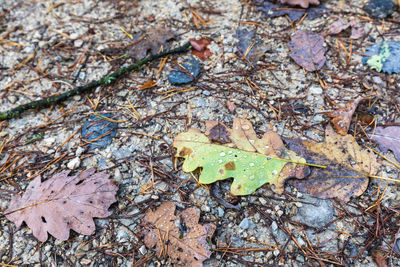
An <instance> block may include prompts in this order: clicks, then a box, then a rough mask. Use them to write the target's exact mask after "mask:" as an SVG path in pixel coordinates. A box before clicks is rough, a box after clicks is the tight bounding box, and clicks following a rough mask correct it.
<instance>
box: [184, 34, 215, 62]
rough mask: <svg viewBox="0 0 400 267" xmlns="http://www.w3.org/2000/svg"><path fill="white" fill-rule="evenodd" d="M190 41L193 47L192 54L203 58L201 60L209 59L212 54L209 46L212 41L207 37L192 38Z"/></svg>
mask: <svg viewBox="0 0 400 267" xmlns="http://www.w3.org/2000/svg"><path fill="white" fill-rule="evenodd" d="M189 42H190V44H191V45H192V47H193V49H192V54H193V55H195V56H196V57H198V58H199V59H201V61H204V60H206V59H208V58H209V57H210V56H211V55H212V53H211V50H210V49H208V48H207V46H208V45H209V44H210V43H211V41H210V40H208V39H207V38H200V39H199V40H196V39H190V40H189Z"/></svg>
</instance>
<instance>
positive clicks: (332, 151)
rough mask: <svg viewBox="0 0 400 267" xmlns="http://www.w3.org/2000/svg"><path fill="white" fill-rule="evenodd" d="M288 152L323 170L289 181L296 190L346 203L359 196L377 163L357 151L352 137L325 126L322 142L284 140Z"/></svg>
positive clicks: (357, 147)
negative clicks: (294, 153)
mask: <svg viewBox="0 0 400 267" xmlns="http://www.w3.org/2000/svg"><path fill="white" fill-rule="evenodd" d="M285 142H286V144H287V145H288V146H289V149H291V150H293V151H294V152H296V153H297V154H298V155H300V156H302V157H304V158H305V159H306V160H307V163H309V164H317V165H324V166H327V168H325V169H324V168H311V174H310V175H309V176H308V177H307V178H306V179H302V180H295V179H293V180H289V181H288V183H289V184H292V185H294V186H295V187H297V189H298V190H300V191H302V192H305V193H308V194H311V195H312V196H314V197H318V198H323V199H327V198H338V199H340V200H342V201H345V202H347V201H349V200H350V198H351V197H352V196H359V195H361V194H362V193H363V192H364V191H365V189H366V188H367V186H368V181H369V179H368V175H375V174H376V173H377V171H378V163H377V161H376V158H375V156H374V154H373V152H372V151H369V150H366V149H361V147H360V146H359V145H358V144H357V142H355V140H354V138H353V136H351V135H346V136H341V135H339V134H337V133H335V131H334V130H333V128H332V127H331V126H330V125H328V126H327V128H326V131H325V141H324V142H323V143H316V144H315V143H311V142H308V141H304V140H300V139H285Z"/></svg>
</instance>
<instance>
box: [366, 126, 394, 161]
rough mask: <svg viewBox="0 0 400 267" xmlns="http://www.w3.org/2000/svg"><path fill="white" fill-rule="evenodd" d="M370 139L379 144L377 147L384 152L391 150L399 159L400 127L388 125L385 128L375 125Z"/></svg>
mask: <svg viewBox="0 0 400 267" xmlns="http://www.w3.org/2000/svg"><path fill="white" fill-rule="evenodd" d="M371 139H372V141H374V142H376V143H378V144H379V149H380V150H381V151H382V152H383V153H386V152H388V150H391V151H392V152H393V154H394V156H395V157H396V159H397V160H398V161H400V127H399V126H389V127H386V128H383V127H376V130H375V132H374V135H373V136H372V138H371Z"/></svg>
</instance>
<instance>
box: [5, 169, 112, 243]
mask: <svg viewBox="0 0 400 267" xmlns="http://www.w3.org/2000/svg"><path fill="white" fill-rule="evenodd" d="M69 172H70V171H62V172H60V173H57V174H55V175H54V176H53V177H51V178H50V179H48V180H46V181H44V182H41V178H40V176H38V177H36V178H35V179H34V180H32V181H31V183H30V184H29V186H28V187H27V189H26V191H25V193H24V194H23V195H22V197H21V196H19V195H15V196H13V198H12V199H11V202H10V205H9V207H8V209H7V210H5V211H4V214H5V216H6V217H7V219H9V220H11V221H13V222H14V223H15V224H16V225H17V227H19V226H21V224H22V222H23V221H25V222H26V224H27V225H28V227H29V228H31V229H32V232H33V235H34V236H35V237H36V238H37V239H38V240H39V241H41V242H44V241H46V240H47V232H48V233H50V234H51V235H52V236H54V237H55V238H57V239H61V240H67V239H68V237H69V231H70V229H72V230H74V231H75V232H78V233H80V234H84V235H91V234H93V233H94V231H95V225H94V222H93V217H97V218H105V217H107V216H109V215H110V214H111V212H110V211H108V208H109V206H110V205H111V204H112V203H114V202H115V201H116V198H115V194H116V192H117V190H118V187H117V186H116V185H114V184H113V183H112V181H111V180H110V179H109V175H108V174H106V173H105V172H99V173H95V170H94V169H89V170H86V171H84V172H82V173H80V174H78V175H75V176H68V173H69Z"/></svg>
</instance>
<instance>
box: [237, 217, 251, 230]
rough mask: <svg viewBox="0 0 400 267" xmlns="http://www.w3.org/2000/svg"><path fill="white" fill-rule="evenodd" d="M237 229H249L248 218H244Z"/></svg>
mask: <svg viewBox="0 0 400 267" xmlns="http://www.w3.org/2000/svg"><path fill="white" fill-rule="evenodd" d="M239 227H240V228H242V229H244V230H247V229H249V227H250V220H249V219H248V218H244V219H243V220H242V221H241V222H240V224H239Z"/></svg>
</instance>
